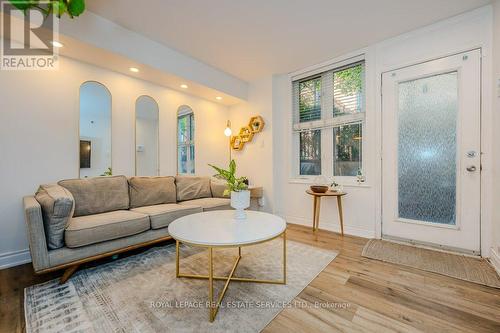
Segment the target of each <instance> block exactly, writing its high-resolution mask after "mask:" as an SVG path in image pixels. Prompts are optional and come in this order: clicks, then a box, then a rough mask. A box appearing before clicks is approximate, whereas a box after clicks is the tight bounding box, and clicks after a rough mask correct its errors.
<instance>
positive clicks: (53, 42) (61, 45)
mask: <svg viewBox="0 0 500 333" xmlns="http://www.w3.org/2000/svg"><path fill="white" fill-rule="evenodd" d="M50 44H52V45H53V46H54V47H63V46H64V45H63V44H62V43H60V42H58V41H56V40H53V41H51V42H50Z"/></svg>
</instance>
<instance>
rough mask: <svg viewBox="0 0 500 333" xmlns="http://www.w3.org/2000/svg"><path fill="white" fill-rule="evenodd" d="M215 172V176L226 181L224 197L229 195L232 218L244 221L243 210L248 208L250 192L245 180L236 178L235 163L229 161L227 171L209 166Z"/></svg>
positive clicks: (244, 178)
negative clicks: (232, 209) (233, 210)
mask: <svg viewBox="0 0 500 333" xmlns="http://www.w3.org/2000/svg"><path fill="white" fill-rule="evenodd" d="M209 165H210V166H211V167H212V168H214V169H215V171H217V175H218V176H219V177H220V178H222V179H224V180H225V181H226V183H227V184H226V185H227V188H226V189H225V190H224V195H231V207H233V208H234V209H235V210H236V212H235V215H234V217H235V218H236V219H238V220H243V219H246V217H247V214H246V213H245V209H246V208H248V207H250V191H249V190H248V185H247V183H246V182H247V178H246V177H236V162H235V161H234V160H231V162H230V163H229V169H228V170H224V169H222V168H219V167H216V166H215V165H212V164H209Z"/></svg>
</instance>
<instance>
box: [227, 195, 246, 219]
mask: <svg viewBox="0 0 500 333" xmlns="http://www.w3.org/2000/svg"><path fill="white" fill-rule="evenodd" d="M231 207H233V208H234V209H236V211H235V212H234V218H235V219H238V220H244V219H246V218H247V213H246V212H245V209H246V208H248V207H250V191H248V190H247V191H239V192H234V191H233V192H231Z"/></svg>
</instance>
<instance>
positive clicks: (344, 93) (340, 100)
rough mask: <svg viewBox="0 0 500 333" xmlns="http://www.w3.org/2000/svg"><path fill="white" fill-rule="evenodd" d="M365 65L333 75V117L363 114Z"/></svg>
mask: <svg viewBox="0 0 500 333" xmlns="http://www.w3.org/2000/svg"><path fill="white" fill-rule="evenodd" d="M364 78H365V65H364V64H359V65H356V66H353V67H349V68H346V69H343V70H340V71H338V72H334V73H333V116H334V117H337V116H342V115H347V114H352V113H357V112H363V111H364V110H363V104H364V81H365V80H364Z"/></svg>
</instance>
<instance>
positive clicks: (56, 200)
mask: <svg viewBox="0 0 500 333" xmlns="http://www.w3.org/2000/svg"><path fill="white" fill-rule="evenodd" d="M35 198H36V200H37V201H38V202H39V203H40V206H41V207H42V216H43V226H44V229H45V238H46V239H47V247H48V248H49V249H51V250H53V249H58V248H60V247H63V246H64V229H65V228H66V226H67V224H68V221H69V219H70V218H71V216H72V215H73V208H74V204H73V196H72V195H71V193H70V192H69V191H68V190H67V189H65V188H64V187H62V186H59V185H57V184H50V185H40V187H39V188H38V191H37V192H36V194H35Z"/></svg>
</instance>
